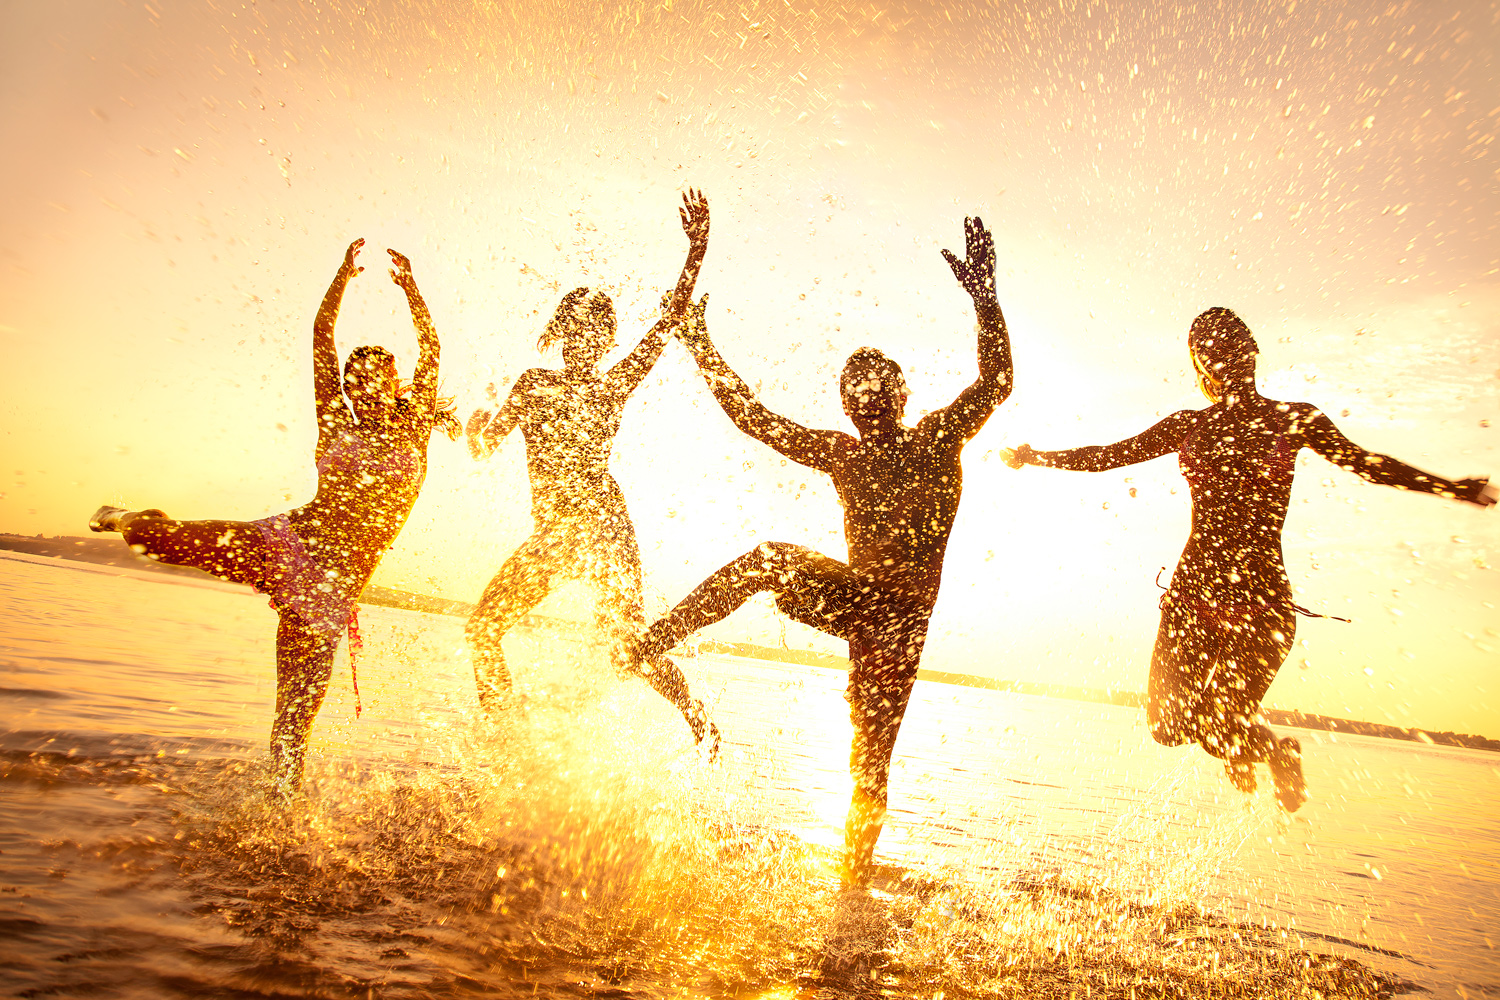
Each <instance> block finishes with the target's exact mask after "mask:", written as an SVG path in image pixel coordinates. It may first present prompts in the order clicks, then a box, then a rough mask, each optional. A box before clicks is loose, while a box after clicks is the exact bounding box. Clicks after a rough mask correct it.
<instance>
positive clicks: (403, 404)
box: [344, 344, 464, 441]
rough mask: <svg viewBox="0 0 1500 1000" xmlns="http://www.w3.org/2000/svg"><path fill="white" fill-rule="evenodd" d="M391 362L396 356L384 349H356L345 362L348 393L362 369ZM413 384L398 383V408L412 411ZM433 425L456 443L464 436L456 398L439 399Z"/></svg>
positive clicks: (372, 346)
mask: <svg viewBox="0 0 1500 1000" xmlns="http://www.w3.org/2000/svg"><path fill="white" fill-rule="evenodd" d="M387 361H388V362H390V363H391V364H392V365H394V364H395V363H396V356H395V355H394V354H392V353H391V352H390V351H388V350H386V349H385V348H384V347H379V346H377V345H375V344H365V345H364V346H362V347H356V348H355V349H354V350H352V351H350V352H349V357H348V359H347V360H346V361H345V362H344V388H345V390H346V391H347V390H348V388H349V386H350V383H352V382H353V381H354V380H355V378H356V377H357V376H356V375H355V374H354V373H355V372H356V371H358V370H359V369H360V368H371V367H374V366H375V365H377V364H381V363H384V362H387ZM411 390H412V383H411V382H401V381H398V383H397V386H396V406H397V407H399V408H401V409H403V410H407V411H409V410H410V409H411V399H410V397H411ZM432 423H433V424H434V425H435V426H437V427H441V428H442V429H443V433H444V434H447V435H448V437H449V438H450V439H452V440H454V441H457V440H458V439H459V438H460V437H462V436H463V433H464V428H463V424H461V423H459V421H458V400H457V399H456V398H455V397H452V396H448V397H441V396H440V397H438V399H437V401H436V404H435V405H434V406H433V408H432Z"/></svg>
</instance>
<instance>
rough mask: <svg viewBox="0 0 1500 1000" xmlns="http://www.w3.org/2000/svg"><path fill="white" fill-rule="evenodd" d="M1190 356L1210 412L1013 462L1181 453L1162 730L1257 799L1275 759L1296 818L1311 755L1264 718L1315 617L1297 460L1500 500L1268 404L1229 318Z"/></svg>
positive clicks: (1124, 460) (1057, 464)
mask: <svg viewBox="0 0 1500 1000" xmlns="http://www.w3.org/2000/svg"><path fill="white" fill-rule="evenodd" d="M1188 350H1189V351H1190V352H1191V354H1192V358H1193V365H1194V367H1195V368H1196V369H1197V371H1198V386H1199V388H1200V389H1202V391H1203V394H1204V395H1205V396H1207V397H1208V399H1209V400H1210V401H1211V402H1212V403H1213V405H1212V406H1210V407H1208V408H1207V409H1203V410H1179V411H1178V412H1176V413H1174V414H1172V415H1171V416H1169V417H1167V418H1166V419H1164V420H1162V421H1161V422H1160V423H1158V424H1156V425H1155V426H1153V427H1151V428H1150V429H1148V430H1146V431H1145V432H1144V433H1142V434H1139V435H1137V436H1136V437H1133V438H1130V439H1129V440H1126V441H1121V442H1119V443H1118V444H1112V445H1105V446H1103V447H1091V448H1074V449H1071V450H1068V451H1034V450H1033V449H1032V448H1031V446H1030V445H1025V444H1023V445H1021V446H1020V447H1019V448H1017V449H1015V450H1014V451H1008V452H1007V453H1006V461H1007V463H1008V464H1010V465H1011V467H1012V468H1020V467H1021V466H1022V465H1044V466H1049V467H1051V468H1054V469H1075V470H1079V471H1085V472H1099V471H1103V470H1105V469H1115V468H1119V467H1120V466H1122V465H1134V464H1136V463H1138V462H1146V461H1150V460H1151V459H1153V458H1158V457H1160V456H1162V455H1167V454H1170V453H1172V452H1176V453H1177V461H1178V465H1179V467H1180V468H1181V469H1182V474H1183V477H1184V478H1186V479H1187V481H1188V487H1189V489H1190V491H1191V493H1192V497H1193V528H1192V534H1191V536H1190V537H1189V538H1188V544H1187V547H1186V548H1185V549H1183V551H1182V558H1181V559H1180V560H1179V561H1178V563H1177V569H1176V571H1175V572H1174V573H1173V574H1172V582H1171V586H1170V587H1169V588H1168V589H1167V591H1166V593H1165V594H1163V595H1162V599H1161V626H1160V628H1159V630H1158V631H1157V634H1156V648H1155V650H1154V651H1153V652H1152V655H1151V678H1150V682H1149V686H1148V690H1147V696H1146V697H1147V703H1146V717H1147V721H1148V723H1149V725H1150V728H1151V735H1152V736H1153V737H1154V738H1155V739H1156V741H1157V742H1158V743H1160V744H1162V745H1164V746H1180V745H1182V744H1183V743H1187V742H1197V743H1198V744H1199V745H1201V746H1202V747H1203V749H1204V750H1207V751H1208V752H1209V753H1210V754H1213V755H1214V756H1215V757H1218V758H1220V759H1222V760H1223V761H1224V766H1225V769H1226V771H1227V772H1228V774H1229V778H1230V780H1231V781H1232V782H1233V783H1234V785H1235V787H1236V788H1239V789H1240V790H1242V791H1245V792H1252V791H1254V790H1255V772H1254V765H1255V764H1257V763H1260V762H1262V761H1264V762H1266V763H1267V764H1269V765H1270V768H1271V776H1272V778H1273V780H1274V781H1275V783H1276V797H1277V800H1278V801H1280V803H1281V804H1282V806H1283V807H1284V808H1286V809H1287V810H1288V811H1292V810H1295V809H1297V808H1299V807H1300V806H1301V805H1302V803H1303V802H1304V801H1305V800H1306V798H1307V792H1306V786H1305V784H1304V783H1303V780H1302V753H1301V747H1300V745H1299V744H1298V742H1297V741H1296V740H1295V739H1292V738H1291V737H1285V738H1282V739H1279V740H1278V739H1277V738H1276V735H1275V734H1274V733H1273V732H1271V730H1270V729H1269V728H1268V727H1267V726H1266V725H1265V724H1264V722H1263V721H1262V720H1261V717H1260V714H1259V713H1260V702H1261V699H1262V698H1263V697H1264V696H1265V693H1266V689H1267V688H1269V687H1270V686H1271V681H1272V680H1273V679H1274V678H1275V676H1276V671H1277V670H1278V669H1280V667H1281V664H1282V661H1283V660H1285V659H1286V654H1287V653H1288V652H1289V651H1290V650H1291V647H1292V638H1293V636H1295V634H1296V630H1297V620H1296V614H1297V612H1299V611H1300V612H1302V613H1303V614H1311V612H1308V611H1306V610H1305V609H1302V608H1299V607H1298V606H1297V605H1296V604H1294V603H1293V602H1292V587H1291V583H1290V582H1289V581H1288V580H1287V575H1286V567H1285V565H1284V564H1283V562H1282V556H1281V528H1282V524H1283V523H1284V522H1285V521H1286V513H1287V505H1288V503H1290V501H1291V494H1292V474H1293V472H1294V471H1295V459H1296V456H1297V452H1298V451H1299V450H1300V449H1302V448H1311V449H1312V450H1313V451H1315V452H1317V453H1318V454H1319V455H1322V456H1323V457H1324V458H1326V459H1328V460H1329V461H1330V462H1333V463H1334V464H1335V465H1337V466H1339V467H1341V468H1343V469H1347V470H1350V471H1352V472H1354V473H1356V474H1358V475H1360V476H1362V477H1363V478H1365V479H1367V480H1369V481H1370V482H1372V483H1382V484H1384V485H1387V486H1395V487H1398V488H1400V489H1407V490H1416V491H1418V492H1421V493H1436V494H1438V495H1440V496H1447V497H1454V498H1457V499H1460V500H1464V501H1467V502H1469V503H1474V504H1478V505H1480V506H1488V505H1490V504H1493V503H1494V502H1495V500H1494V497H1493V495H1492V494H1491V491H1489V490H1488V489H1486V487H1485V482H1486V481H1485V480H1483V479H1461V480H1459V481H1457V482H1451V481H1449V480H1447V479H1443V478H1441V477H1439V476H1433V475H1429V474H1428V473H1425V472H1421V471H1419V470H1417V469H1414V468H1412V467H1411V466H1409V465H1404V464H1402V463H1401V462H1398V461H1396V460H1395V459H1393V458H1390V457H1388V456H1386V455H1376V454H1374V453H1372V452H1368V451H1365V450H1364V449H1363V448H1360V447H1359V446H1358V445H1356V444H1354V443H1353V442H1351V441H1350V440H1349V439H1348V438H1346V437H1344V435H1343V434H1342V433H1340V432H1339V429H1338V428H1337V427H1335V426H1334V425H1333V422H1332V421H1331V420H1329V419H1328V417H1326V416H1324V415H1323V413H1322V412H1320V411H1319V410H1318V409H1317V408H1316V407H1314V406H1312V405H1311V404H1309V403H1283V402H1279V401H1277V400H1274V399H1268V398H1267V397H1265V396H1262V395H1261V394H1260V392H1259V391H1258V390H1257V389H1256V387H1255V360H1256V355H1257V354H1258V348H1257V347H1256V344H1255V340H1254V338H1253V337H1252V336H1251V335H1250V330H1249V328H1248V327H1246V326H1245V324H1244V322H1243V321H1242V320H1241V319H1240V318H1239V317H1238V316H1236V315H1235V314H1234V313H1233V312H1232V311H1230V310H1228V309H1224V308H1215V309H1210V310H1208V311H1207V312H1205V313H1203V314H1202V315H1201V316H1199V317H1198V318H1197V319H1195V320H1193V325H1192V329H1191V330H1190V332H1189V333H1188ZM1319 617H1321V616H1319Z"/></svg>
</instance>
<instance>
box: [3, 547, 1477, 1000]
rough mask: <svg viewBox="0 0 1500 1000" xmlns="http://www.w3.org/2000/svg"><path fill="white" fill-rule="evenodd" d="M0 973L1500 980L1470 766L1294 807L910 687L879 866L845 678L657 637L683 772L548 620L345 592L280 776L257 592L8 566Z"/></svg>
mask: <svg viewBox="0 0 1500 1000" xmlns="http://www.w3.org/2000/svg"><path fill="white" fill-rule="evenodd" d="M0 611H3V614H0V995H3V996H17V997H39V996H90V997H95V996H97V997H179V996H181V997H187V996H204V995H213V996H225V997H291V996H296V997H302V996H313V997H323V996H327V997H479V996H495V997H522V996H607V997H620V998H627V997H628V998H635V997H642V998H644V997H653V998H654V997H664V998H665V997H672V998H676V997H746V998H751V997H755V998H767V1000H769V998H792V997H844V996H859V997H864V996H894V997H908V996H915V997H924V998H937V997H946V998H950V1000H951V998H954V997H990V996H1059V997H1085V996H1096V995H1098V996H1119V997H1137V996H1139V997H1148V996H1150V997H1155V996H1183V997H1186V996H1192V997H1219V996H1314V995H1323V996H1341V995H1343V996H1373V995H1387V996H1388V995H1393V994H1399V993H1405V992H1421V991H1426V992H1428V993H1430V995H1433V996H1439V997H1447V996H1461V997H1484V996H1500V958H1497V953H1496V951H1495V950H1494V949H1495V941H1496V939H1497V938H1500V814H1497V810H1496V809H1495V804H1496V803H1497V801H1500V756H1497V755H1494V754H1487V753H1483V752H1479V751H1465V750H1457V749H1451V748H1438V747H1431V746H1425V745H1421V744H1415V743H1399V742H1393V741H1385V740H1377V739H1370V738H1361V737H1345V736H1339V737H1337V738H1334V737H1333V736H1331V735H1330V734H1326V733H1315V732H1299V733H1297V734H1296V735H1298V736H1299V737H1301V738H1302V740H1303V744H1304V753H1305V758H1306V772H1307V778H1308V782H1309V786H1310V790H1311V794H1312V798H1311V800H1310V801H1309V803H1308V804H1307V805H1306V806H1305V807H1304V808H1303V809H1302V810H1301V811H1300V812H1299V813H1297V814H1296V815H1295V816H1293V817H1287V816H1285V815H1284V814H1282V813H1280V812H1279V811H1278V810H1277V809H1276V808H1275V806H1274V804H1273V802H1272V799H1271V796H1270V794H1269V790H1268V789H1263V790H1262V791H1261V792H1260V793H1258V794H1256V795H1254V796H1248V797H1247V796H1243V795H1240V794H1238V793H1235V792H1234V791H1233V790H1232V789H1231V788H1230V786H1229V785H1228V783H1227V781H1225V780H1224V777H1223V775H1222V772H1221V771H1220V769H1219V766H1218V765H1217V763H1216V762H1214V761H1212V760H1211V759H1209V758H1208V757H1206V756H1205V755H1203V754H1201V753H1197V752H1192V751H1190V750H1187V749H1175V750H1174V749H1167V748H1162V747H1158V746H1156V745H1155V744H1153V743H1152V742H1151V740H1150V739H1149V737H1148V736H1147V734H1146V732H1145V728H1144V725H1143V723H1142V720H1141V718H1140V714H1139V713H1138V712H1136V711H1133V710H1129V709H1124V708H1119V707H1115V706H1099V705H1089V704H1081V703H1074V702H1067V701H1059V700H1050V699H1043V698H1035V697H1029V696H1025V695H1017V694H1012V693H1006V692H994V691H984V690H978V689H971V688H960V687H951V686H945V685H937V684H930V683H927V682H919V683H918V685H917V688H916V692H915V694H914V696H913V699H912V703H911V708H910V710H909V712H908V714H907V717H906V722H905V724H904V726H903V729H902V734H901V738H900V741H899V743H898V745H897V758H896V763H895V767H894V769H893V772H892V784H891V815H890V818H889V820H888V822H887V826H886V831H885V834H884V837H883V838H882V840H881V843H880V846H879V849H878V852H877V860H879V861H880V862H882V864H883V865H884V866H885V867H883V868H882V872H881V875H880V877H879V878H877V880H876V882H875V885H874V887H873V888H872V889H871V890H869V891H848V890H843V889H841V887H840V886H839V884H838V880H837V878H836V876H835V873H834V870H833V861H834V858H835V856H836V852H837V846H838V843H839V840H840V837H841V832H840V831H841V825H842V821H843V813H844V809H845V807H846V805H847V802H848V791H849V786H848V776H847V770H846V760H847V753H848V721H847V710H846V707H845V704H844V702H843V700H842V697H841V692H842V684H843V677H842V675H841V674H839V673H836V672H832V671H827V670H822V669H817V668H809V667H801V666H794V665H787V664H773V663H766V662H761V661H753V660H745V659H738V658H732V657H720V656H711V655H704V656H699V657H694V658H686V659H683V660H681V661H680V662H681V663H682V666H683V668H684V671H685V672H686V673H687V674H688V676H689V679H690V681H691V682H692V684H693V687H694V690H695V693H698V694H700V695H701V696H703V697H705V698H706V700H707V701H708V702H709V703H710V705H711V706H712V711H713V714H714V717H715V719H716V721H717V723H718V725H719V727H720V728H721V729H722V731H723V734H724V744H723V750H722V753H721V754H720V757H719V759H718V760H717V761H713V762H710V761H709V760H708V759H707V758H706V756H705V755H704V753H703V752H702V751H701V750H700V749H699V748H696V747H694V746H693V744H692V742H691V739H690V737H689V735H688V733H687V730H686V727H685V726H684V725H683V723H682V721H681V719H680V717H678V716H677V715H676V713H675V712H674V711H673V710H672V709H671V708H670V707H669V706H667V705H666V704H665V703H664V702H662V701H661V700H660V699H658V698H657V697H656V696H655V695H654V694H653V693H652V692H651V691H650V690H649V689H648V688H647V687H646V686H645V685H644V684H642V683H640V682H639V681H634V680H629V679H625V680H621V679H619V678H616V677H615V676H614V675H613V674H612V673H611V672H610V671H609V670H608V669H607V668H605V667H603V666H601V664H602V658H601V657H600V656H599V655H598V650H597V649H595V648H593V647H592V646H591V645H590V644H589V643H588V642H586V641H580V640H578V639H576V638H569V637H564V636H558V635H550V634H544V633H540V632H520V633H517V634H516V635H515V636H513V637H512V638H511V639H510V640H508V645H507V650H508V652H509V654H510V655H511V658H512V662H513V666H514V668H515V672H516V674H517V678H518V684H519V688H520V690H521V691H522V693H523V695H524V705H523V707H522V708H521V709H520V710H519V711H518V712H517V713H516V714H515V717H514V718H513V719H511V720H508V721H507V722H506V723H505V724H503V725H498V726H497V725H491V724H488V723H485V722H483V721H481V720H480V719H479V718H478V717H477V715H476V705H475V700H474V695H473V683H472V678H471V676H470V674H469V667H468V663H467V660H466V657H465V654H464V651H463V648H462V647H463V643H462V633H461V622H460V621H459V620H457V619H453V618H445V617H441V616H433V615H425V614H419V613H414V612H403V611H395V610H389V609H381V608H364V609H363V610H362V613H361V614H362V626H363V631H364V634H365V638H366V653H365V655H364V656H363V657H362V658H361V661H360V664H359V668H360V669H359V686H360V692H361V696H362V700H363V704H364V711H363V714H362V716H361V717H359V718H358V719H356V718H355V713H354V695H353V691H352V688H351V685H350V680H349V674H348V663H347V659H346V658H345V656H344V655H343V654H341V655H340V657H339V661H338V666H337V667H336V674H335V681H334V684H333V686H332V688H331V690H330V695H329V698H328V702H327V703H326V705H325V707H324V709H323V712H322V715H321V716H320V718H319V720H318V725H317V727H316V729H315V731H314V738H313V748H312V749H313V752H312V757H311V760H310V765H309V781H308V788H307V794H306V796H305V797H304V798H303V799H302V800H300V801H298V802H297V803H296V804H295V805H293V806H292V807H290V808H285V809H280V808H273V807H272V806H271V805H269V804H268V803H267V801H266V800H265V798H264V795H263V792H262V790H261V789H262V785H261V782H260V776H261V767H262V760H263V744H264V740H265V734H266V731H267V729H268V726H269V720H270V716H271V706H272V702H273V699H274V671H273V667H272V634H273V626H274V616H273V614H272V612H271V611H270V610H269V609H268V608H267V607H266V604H265V600H264V598H261V597H257V596H255V595H252V594H249V593H248V592H246V591H244V590H243V589H241V588H235V587H231V586H228V585H221V584H217V583H213V582H210V581H204V582H202V583H193V582H182V581H178V580H172V579H162V578H160V577H157V576H153V575H151V574H146V573H140V572H134V571H128V570H115V569H108V568H101V567H93V566H88V565H84V564H78V563H65V562H59V561H54V560H48V559H40V558H30V557H12V556H9V555H5V556H0Z"/></svg>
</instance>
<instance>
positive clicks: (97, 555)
mask: <svg viewBox="0 0 1500 1000" xmlns="http://www.w3.org/2000/svg"><path fill="white" fill-rule="evenodd" d="M3 551H9V552H18V553H22V554H24V555H33V556H43V557H47V558H54V559H67V560H69V561H74V562H85V563H92V564H94V565H100V566H114V567H117V568H120V569H130V570H144V571H147V572H151V573H162V574H167V575H169V576H174V577H177V578H179V579H182V580H183V581H184V582H186V581H187V580H195V581H200V582H206V581H210V580H214V579H215V578H214V577H213V576H211V575H209V574H207V573H204V572H203V571H202V570H198V569H193V568H191V567H187V566H168V565H164V564H162V563H159V562H155V561H153V560H151V559H147V558H146V557H145V556H140V555H137V554H136V553H134V552H132V551H130V549H129V548H127V547H125V546H123V545H121V544H120V542H119V540H118V539H115V538H110V537H104V536H100V537H77V536H68V535H54V536H53V537H51V538H45V537H38V536H33V535H16V534H12V533H9V532H0V552H3ZM359 603H361V604H368V605H374V606H376V607H385V608H397V609H399V610H403V611H421V612H425V613H427V614H438V615H452V616H455V617H467V616H468V614H469V612H470V611H471V610H473V607H474V605H473V604H471V603H469V602H467V601H454V600H449V599H447V598H442V597H433V596H431V595H428V594H414V593H411V592H409V591H405V590H395V589H392V588H390V587H378V586H375V585H373V584H372V585H371V586H368V587H366V588H365V591H364V593H363V594H361V595H360V599H359ZM521 624H522V625H524V626H527V627H531V628H544V629H550V630H552V631H556V632H564V633H568V632H572V633H578V632H582V631H585V630H586V629H587V626H584V625H581V624H579V623H577V622H571V621H566V620H563V619H557V618H548V617H546V616H543V615H527V616H526V617H525V618H524V619H522V621H521ZM699 653H717V654H720V655H726V656H742V657H745V658H747V659H753V660H765V661H769V662H774V663H794V664H797V665H799V666H808V667H820V668H822V669H825V670H840V671H842V670H847V669H848V667H849V661H848V659H847V658H845V657H842V656H838V655H836V654H833V653H819V652H816V651H814V650H801V649H790V648H786V647H780V648H778V647H775V646H760V645H757V644H755V643H749V642H721V641H719V640H716V639H703V640H700V641H699V642H698V643H696V644H695V645H693V646H692V647H690V648H689V649H688V650H686V651H685V653H684V655H687V656H689V657H692V656H697V655H698V654H699ZM917 680H920V681H929V682H931V683H934V684H950V685H953V686H956V687H972V688H982V689H984V690H988V691H1012V692H1015V693H1016V694H1026V695H1033V696H1037V697H1043V698H1062V699H1065V700H1068V701H1083V702H1091V703H1094V704H1101V705H1119V706H1121V707H1125V708H1140V707H1142V706H1143V705H1144V704H1145V696H1144V695H1142V694H1141V693H1140V692H1139V691H1121V690H1113V689H1107V688H1085V687H1073V686H1068V685H1062V684H1042V683H1037V682H1034V681H1015V680H1006V679H1004V678H999V677H980V676H977V675H974V674H959V673H952V672H949V671H943V670H926V669H919V670H918V671H917ZM1264 714H1265V717H1266V720H1267V721H1268V722H1270V723H1271V724H1272V725H1278V726H1293V727H1296V728H1298V729H1311V730H1318V731H1321V732H1331V733H1348V734H1351V735H1355V736H1375V737H1379V738H1381V739H1392V740H1404V741H1406V742H1409V743H1426V744H1429V745H1432V746H1451V747H1458V748H1461V749H1465V750H1489V751H1492V752H1500V740H1492V739H1489V738H1488V737H1485V736H1477V735H1473V734H1470V733H1454V732H1451V731H1446V730H1445V731H1442V732H1435V731H1431V730H1424V729H1419V728H1415V727H1413V728H1410V729H1403V728H1401V727H1399V726H1392V725H1386V724H1384V723H1378V722H1364V721H1361V720H1358V719H1340V718H1335V717H1333V716H1327V715H1316V714H1313V713H1311V712H1302V711H1298V710H1286V709H1269V710H1267V711H1266V712H1265V713H1264Z"/></svg>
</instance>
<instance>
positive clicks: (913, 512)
mask: <svg viewBox="0 0 1500 1000" xmlns="http://www.w3.org/2000/svg"><path fill="white" fill-rule="evenodd" d="M832 476H833V484H834V488H835V489H836V490H837V491H838V495H839V501H840V502H841V503H842V505H843V507H844V533H845V536H846V538H847V541H848V545H849V564H850V565H851V566H852V567H853V568H854V569H855V570H856V571H858V572H860V573H863V574H866V575H868V576H870V577H872V578H873V579H874V580H876V581H878V582H879V583H881V584H883V585H886V586H890V587H893V588H895V589H899V590H901V591H903V592H906V593H907V594H908V595H909V596H910V597H912V598H913V599H917V600H923V601H928V602H930V601H932V600H935V599H936V597H937V591H938V586H939V583H940V580H941V576H942V570H943V556H944V554H945V552H946V551H947V547H948V536H949V534H950V532H951V531H952V529H953V520H954V517H955V516H956V515H957V513H958V503H959V499H960V497H961V496H962V493H963V468H962V466H961V464H960V462H959V449H958V448H957V447H955V446H953V445H945V444H940V443H939V442H937V441H935V440H933V439H932V438H931V436H930V435H929V434H928V433H926V432H924V431H923V430H922V429H921V428H920V426H919V427H917V428H903V429H902V431H901V433H899V434H896V435H893V436H891V437H889V438H882V439H871V438H864V439H862V440H860V441H859V442H858V443H857V444H855V445H854V446H853V447H852V448H851V449H850V450H849V451H848V452H847V453H846V454H845V455H844V456H843V457H842V459H841V461H840V462H839V463H838V465H837V466H836V467H835V468H834V469H833V470H832Z"/></svg>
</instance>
